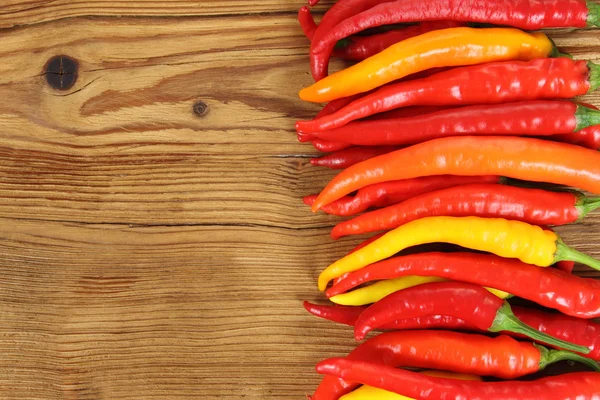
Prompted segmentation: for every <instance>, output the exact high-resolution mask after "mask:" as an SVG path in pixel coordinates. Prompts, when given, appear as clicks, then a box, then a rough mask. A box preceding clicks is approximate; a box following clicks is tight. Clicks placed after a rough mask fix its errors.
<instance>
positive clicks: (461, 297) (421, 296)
mask: <svg viewBox="0 0 600 400" xmlns="http://www.w3.org/2000/svg"><path fill="white" fill-rule="evenodd" d="M427 315H448V316H451V317H456V318H458V319H462V320H463V321H465V322H467V323H468V324H473V325H475V326H476V327H477V328H478V329H480V330H482V331H490V332H501V331H508V332H515V333H519V334H521V335H524V336H526V337H528V338H531V339H533V340H535V341H538V342H542V343H546V344H549V345H551V346H553V347H558V348H561V349H565V350H570V351H576V352H579V353H583V354H588V353H589V352H590V350H589V349H588V348H586V347H583V346H579V345H574V344H572V343H569V342H565V341H563V340H560V339H556V338H554V337H552V336H549V335H546V334H542V333H540V332H539V331H537V330H535V329H533V328H532V327H530V326H528V325H525V324H524V323H523V322H522V321H520V320H519V319H517V317H515V315H514V314H513V312H512V310H511V308H510V305H509V304H508V303H507V302H506V301H504V300H502V299H500V298H498V297H496V296H495V295H493V294H491V293H490V292H488V291H487V290H486V289H484V288H482V287H481V286H477V285H472V284H469V283H461V282H436V283H426V284H423V285H419V286H414V287H412V288H408V289H405V290H401V291H399V292H395V293H392V294H390V295H389V296H387V297H385V298H383V299H381V300H380V301H378V302H377V303H375V304H373V305H372V306H370V307H369V308H367V309H366V310H365V311H364V312H363V313H362V314H361V315H360V317H359V318H358V320H357V321H356V324H355V326H354V337H355V338H356V340H362V339H364V337H365V336H366V335H367V333H369V332H370V331H372V330H373V329H377V328H380V327H382V326H384V325H386V324H389V323H390V322H391V321H395V320H397V319H409V318H416V317H422V316H427Z"/></svg>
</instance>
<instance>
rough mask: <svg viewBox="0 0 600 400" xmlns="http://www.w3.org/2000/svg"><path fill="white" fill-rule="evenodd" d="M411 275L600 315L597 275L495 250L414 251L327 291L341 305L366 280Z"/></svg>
mask: <svg viewBox="0 0 600 400" xmlns="http://www.w3.org/2000/svg"><path fill="white" fill-rule="evenodd" d="M412 276H418V277H438V278H444V279H449V280H453V281H460V282H468V283H473V284H476V285H481V286H490V287H493V288H495V289H499V290H503V291H506V292H510V293H511V294H513V295H515V296H517V297H521V298H523V299H527V300H531V301H534V302H536V303H537V304H540V305H542V306H544V307H549V308H554V309H557V310H559V311H561V312H562V313H564V314H566V315H571V316H574V317H579V318H588V319H589V318H597V317H600V282H598V281H596V280H595V279H585V278H580V277H578V276H575V275H572V274H568V273H566V272H563V271H560V270H558V269H555V268H538V267H536V266H533V265H529V264H525V263H523V262H520V261H518V260H515V259H508V258H502V257H498V256H494V255H491V254H478V253H465V252H458V253H420V254H411V255H407V256H397V257H393V258H390V259H387V260H384V261H381V262H378V263H375V264H371V265H368V266H366V267H365V268H362V269H360V270H358V271H355V272H353V273H351V274H350V275H348V276H347V277H346V278H344V279H342V280H341V281H339V282H338V283H337V284H335V285H334V286H333V287H332V288H330V289H329V290H327V297H330V298H331V301H333V302H334V303H337V301H335V296H338V295H340V294H342V293H345V292H348V291H349V290H351V289H354V288H356V287H358V286H360V285H362V284H364V283H367V282H372V281H384V280H386V279H394V278H399V277H412ZM384 282H385V281H384ZM548 293H552V296H548ZM383 297H385V296H383V295H382V296H381V297H380V298H383Z"/></svg>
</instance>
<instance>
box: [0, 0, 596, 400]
mask: <svg viewBox="0 0 600 400" xmlns="http://www.w3.org/2000/svg"><path fill="white" fill-rule="evenodd" d="M302 3H303V2H300V1H293V2H287V1H283V0H270V1H262V2H260V1H259V2H254V1H201V2H200V1H168V0H166V1H133V2H131V1H100V0H95V1H67V0H62V1H61V0H58V1H35V0H34V1H24V0H19V1H8V2H4V4H3V5H1V6H0V27H5V28H6V29H3V30H2V39H0V96H1V98H3V99H5V100H4V101H3V102H2V103H0V271H2V273H1V274H0V398H2V399H4V398H6V399H90V400H91V399H94V400H96V399H130V398H131V399H132V398H136V399H150V398H156V399H159V398H160V399H167V398H168V399H179V398H185V397H192V398H201V399H229V398H230V399H233V398H241V397H243V398H246V399H257V400H258V399H292V398H297V399H299V398H303V395H304V394H305V393H308V392H310V391H311V390H312V389H314V387H315V385H316V384H317V382H318V380H319V377H318V376H317V375H316V374H315V373H314V372H313V366H314V364H315V363H316V362H317V361H318V360H320V359H322V358H324V357H328V356H333V355H340V354H344V353H346V352H347V351H349V350H350V349H351V348H352V347H353V346H354V343H353V341H352V339H351V333H350V331H349V330H348V329H345V328H342V327H338V326H335V325H333V324H329V323H326V322H322V321H319V320H317V319H315V318H311V317H310V316H308V315H306V314H305V312H304V310H303V309H302V306H301V300H304V299H309V300H317V299H319V298H320V296H319V294H318V293H317V290H316V283H315V282H316V277H317V274H318V273H319V271H320V270H321V269H322V268H323V267H324V266H326V265H327V264H328V263H329V262H331V261H332V260H334V259H336V258H337V257H339V256H341V255H342V254H343V253H344V252H346V251H347V250H348V249H349V248H350V247H351V246H352V245H353V244H355V243H356V242H357V241H358V239H353V240H350V239H348V240H343V241H340V242H337V243H336V242H332V241H331V240H329V238H328V230H329V228H330V227H331V226H332V224H333V223H334V221H335V220H336V219H334V218H331V217H326V216H323V215H312V214H311V213H310V212H309V211H308V210H307V209H306V208H305V207H304V206H303V205H302V204H301V202H300V198H301V197H302V196H303V195H306V194H309V193H312V192H315V191H317V190H319V189H320V188H321V187H322V186H323V184H324V183H325V182H326V181H327V179H328V178H329V177H331V176H332V173H331V172H329V171H325V170H321V169H316V168H312V167H310V166H309V164H308V155H310V154H314V151H313V150H312V149H310V148H309V147H307V146H303V145H300V144H298V143H297V142H296V141H295V138H294V134H293V124H294V121H295V120H296V119H298V118H306V117H309V116H311V115H313V113H314V112H315V110H316V107H315V106H311V105H306V104H303V103H302V102H300V101H299V100H298V99H297V91H298V89H299V88H301V87H302V86H305V85H308V84H309V83H310V79H311V78H310V75H309V72H308V59H307V41H306V40H305V39H304V38H303V37H302V34H301V32H300V29H299V28H298V26H297V24H296V21H295V10H297V9H298V7H299V6H300V5H301V4H302ZM325 4H327V3H325ZM329 4H331V2H329ZM273 11H276V12H277V13H272V14H270V13H271V12H273ZM250 14H252V15H250ZM87 16H94V17H95V18H88V17H87ZM114 16H123V18H110V17H114ZM134 16H135V17H136V18H134ZM148 16H152V17H153V18H147V17H148ZM183 16H185V18H182V17H183ZM75 17H77V18H75ZM161 17H165V18H161ZM167 17H168V18H167ZM180 17H181V18H180ZM554 36H555V37H556V39H557V42H558V43H559V44H560V45H563V46H566V47H567V48H568V50H570V51H572V52H573V53H574V54H575V55H576V56H577V57H580V58H591V59H599V58H600V34H598V31H584V32H576V33H570V34H568V35H567V34H565V33H562V34H559V33H557V34H555V35H554ZM56 55H68V56H70V57H72V58H74V59H76V60H77V61H78V63H79V77H78V80H77V82H76V83H75V86H74V87H73V88H71V89H69V90H68V91H66V92H60V91H56V90H54V89H52V88H51V87H49V86H48V84H47V83H46V79H45V76H44V75H43V67H44V65H45V64H46V63H47V61H48V60H49V59H50V58H51V57H53V56H56ZM588 100H590V101H592V102H594V103H596V104H597V105H600V97H599V96H598V95H594V96H590V98H589V99H588ZM199 101H202V102H205V103H206V104H207V105H208V107H209V111H208V113H207V114H206V115H205V116H198V115H196V114H194V112H193V107H194V104H196V103H197V102H199ZM561 232H563V233H564V234H565V235H564V236H565V239H566V241H567V242H569V243H572V244H574V245H575V246H576V247H577V248H579V249H582V250H585V251H587V252H589V253H590V254H594V255H596V256H600V248H598V246H597V242H598V239H599V238H600V214H596V215H595V216H592V217H591V218H590V219H589V220H587V221H586V222H585V224H580V225H576V226H572V227H568V228H565V229H562V230H561ZM581 272H583V273H586V274H590V272H589V271H586V270H582V271H581Z"/></svg>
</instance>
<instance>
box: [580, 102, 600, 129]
mask: <svg viewBox="0 0 600 400" xmlns="http://www.w3.org/2000/svg"><path fill="white" fill-rule="evenodd" d="M575 119H576V121H577V126H576V127H575V132H577V131H580V130H582V129H585V128H588V127H590V126H594V125H600V110H594V109H593V108H590V107H586V106H583V105H581V104H578V105H577V110H576V111H575Z"/></svg>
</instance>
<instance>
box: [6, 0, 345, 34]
mask: <svg viewBox="0 0 600 400" xmlns="http://www.w3.org/2000/svg"><path fill="white" fill-rule="evenodd" d="M321 3H322V4H321V6H320V7H319V9H324V8H329V7H330V6H331V5H332V4H333V3H334V0H322V1H321ZM305 4H306V1H304V0H292V1H280V0H261V1H248V0H229V1H223V0H201V1H198V0H162V1H148V0H133V1H128V0H112V1H111V0H85V1H83V0H76V1H72V0H5V2H4V4H3V5H2V8H1V9H0V28H9V27H13V26H17V25H29V24H38V23H42V22H49V21H56V20H58V19H63V18H73V17H87V16H94V17H130V16H136V17H140V16H143V17H192V16H211V15H212V16H215V15H221V16H228V15H241V14H260V13H276V12H278V13H295V12H297V11H298V9H299V8H300V7H302V6H303V5H305Z"/></svg>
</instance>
